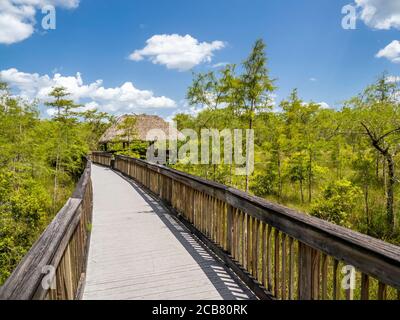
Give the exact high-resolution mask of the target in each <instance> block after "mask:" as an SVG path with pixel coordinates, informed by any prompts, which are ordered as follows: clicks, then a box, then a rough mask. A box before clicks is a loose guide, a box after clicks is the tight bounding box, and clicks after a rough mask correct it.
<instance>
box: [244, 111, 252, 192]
mask: <svg viewBox="0 0 400 320" xmlns="http://www.w3.org/2000/svg"><path fill="white" fill-rule="evenodd" d="M251 129H253V118H252V115H250V120H249V130H251ZM248 151H249V150H247V137H246V186H245V189H246V192H249V162H250V161H249V160H250V158H249V157H250V155H249V152H248Z"/></svg>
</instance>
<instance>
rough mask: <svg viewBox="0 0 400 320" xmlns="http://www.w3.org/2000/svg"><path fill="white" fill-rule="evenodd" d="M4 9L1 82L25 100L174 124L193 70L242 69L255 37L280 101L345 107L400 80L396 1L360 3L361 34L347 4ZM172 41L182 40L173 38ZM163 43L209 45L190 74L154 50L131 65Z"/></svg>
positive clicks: (62, 1) (95, 3)
mask: <svg viewBox="0 0 400 320" xmlns="http://www.w3.org/2000/svg"><path fill="white" fill-rule="evenodd" d="M2 1H5V4H6V5H3V7H2V5H1V4H0V76H1V77H2V78H3V79H5V80H6V81H8V82H9V83H10V85H11V86H12V88H13V90H14V91H15V92H20V93H22V94H24V95H26V96H27V97H29V98H32V97H35V98H39V99H41V98H43V99H44V95H45V93H46V90H48V87H49V86H50V85H51V84H54V83H63V84H67V87H68V86H71V91H73V93H74V97H75V98H77V99H79V101H80V102H82V103H88V102H91V101H92V100H93V101H94V103H93V102H92V104H89V107H93V106H97V107H99V108H100V109H103V110H106V111H110V112H114V113H124V112H145V113H149V114H154V113H156V114H160V115H162V116H164V117H168V116H170V115H171V114H173V113H175V112H177V111H183V110H188V106H186V105H185V103H184V101H183V100H184V97H185V93H186V88H187V87H188V85H190V83H191V79H192V70H193V71H195V72H204V71H209V70H216V68H214V67H213V66H214V65H215V64H218V63H225V62H228V63H240V62H241V61H243V59H244V58H245V57H246V56H247V55H248V53H249V52H250V49H251V46H252V44H253V43H254V41H255V40H256V39H257V38H263V39H264V40H265V42H266V43H267V56H268V60H269V62H268V66H269V69H270V73H271V76H272V77H273V78H276V79H277V81H276V85H277V86H278V90H277V91H276V94H277V98H276V99H277V101H278V102H279V101H280V100H281V99H283V98H285V97H286V96H287V95H288V94H289V92H290V91H291V90H292V89H293V88H298V90H299V93H300V95H301V97H302V98H304V100H306V101H309V100H313V101H315V102H325V103H327V104H329V105H330V106H331V107H339V106H340V104H341V102H342V101H343V100H345V99H348V98H349V97H352V96H354V95H355V94H357V93H358V92H360V90H362V89H363V88H364V87H365V86H366V85H368V84H369V83H371V82H373V81H374V80H375V79H376V77H377V76H378V75H380V74H381V73H382V72H383V71H387V72H388V73H389V74H390V75H393V76H400V70H399V66H400V64H399V63H396V62H400V59H399V60H396V58H397V57H400V43H398V44H399V45H398V46H397V43H396V42H395V41H396V40H400V39H399V38H400V35H399V32H400V31H399V28H400V21H397V20H396V18H393V16H395V13H396V10H398V11H397V14H398V15H399V14H400V5H399V1H397V0H356V1H357V3H358V4H359V7H358V8H357V12H358V14H359V19H358V20H357V25H356V29H355V30H345V29H343V28H342V27H341V21H342V18H343V14H342V13H341V11H342V7H343V6H344V5H346V4H349V3H352V1H351V0H345V1H342V0H335V1H332V0H302V1H300V0H285V1H282V0H269V1H265V0H229V1H228V0H214V1H209V0H203V1H188V0H170V1H161V0H158V1H156V0H146V1H133V0H130V1H128V0H117V1H110V0H108V1H106V0H80V1H78V0H35V1H37V5H36V6H32V8H33V10H34V12H35V13H34V15H33V16H32V14H31V16H27V15H28V14H26V13H21V12H20V13H18V14H14V11H12V10H11V9H10V8H12V6H14V7H15V5H14V4H13V0H2ZM7 2H8V4H9V5H8V6H7ZM26 2H27V3H28V2H29V1H27V0H26ZM43 4H55V5H56V19H57V20H56V29H55V30H48V31H45V30H43V29H42V27H41V19H42V17H43V14H42V13H41V7H40V5H43ZM353 4H355V3H353ZM371 6H372V8H375V9H376V10H375V16H373V17H371V16H368V15H366V13H368V12H367V11H363V10H367V9H368V8H371ZM388 6H389V7H388ZM17 9H21V8H17ZM12 14H14V16H12ZM24 14H25V16H24ZM6 16H7V17H9V16H11V17H12V18H14V20H15V21H16V22H15V26H14V25H12V26H11V27H9V30H7V28H5V29H4V28H3V31H1V26H4V25H5V23H6V22H7V21H9V20H5V18H4V17H6ZM2 19H3V21H2ZM10 19H11V18H10ZM18 19H19V20H18ZM14 20H11V21H14ZM34 21H36V23H35V22H34ZM18 22H22V23H23V24H25V25H28V27H29V25H31V26H32V28H33V29H32V30H29V29H27V28H25V29H24V27H26V26H24V25H23V24H21V23H18ZM7 23H8V22H7ZM9 25H11V23H8V24H7V25H6V26H9ZM19 27H21V32H17V31H18V30H19V29H18V28H19ZM2 32H3V34H2ZM6 32H7V34H6ZM13 33H15V35H14V34H13ZM173 34H175V35H177V37H176V38H171V37H170V36H171V35H173ZM157 35H158V36H160V37H159V38H153V40H154V41H153V42H152V43H153V45H156V44H157V43H156V42H157V41H161V42H162V44H163V45H165V44H166V43H167V42H168V41H172V44H171V45H172V46H175V43H176V46H177V47H178V46H179V45H181V44H182V41H183V40H182V39H183V37H184V36H185V35H190V38H186V41H184V42H185V43H186V42H187V41H189V40H190V41H189V42H193V41H196V40H197V41H198V42H197V45H198V44H199V43H203V44H204V46H203V45H200V46H199V47H196V43H192V45H193V46H194V50H195V52H194V53H195V54H198V55H199V56H197V57H196V58H195V59H194V60H193V61H191V62H192V63H191V64H192V65H193V68H192V69H189V68H188V61H186V64H183V65H184V67H181V68H179V67H178V66H179V63H184V61H183V62H182V61H181V60H180V59H181V58H182V57H179V54H182V52H177V53H175V55H174V54H172V56H170V57H167V58H168V59H170V60H171V59H172V61H173V62H170V64H169V65H168V63H167V62H165V60H166V58H165V59H164V58H163V55H162V52H158V53H154V48H153V50H152V48H147V50H146V49H145V50H144V51H138V54H139V56H140V58H141V60H140V59H135V60H139V61H134V60H132V59H129V56H130V55H131V54H132V53H133V52H135V50H141V49H143V48H145V47H146V41H147V40H148V39H151V38H152V37H153V36H157ZM13 36H14V37H15V38H12V37H13ZM2 39H3V40H2ZM157 39H158V40H157ZM188 39H189V40H188ZM156 40H157V41H156ZM174 41H175V42H174ZM390 44H392V46H391V47H389V48H387V46H388V45H390ZM385 48H386V49H387V50H386V51H385V52H383V53H382V57H381V58H377V57H376V54H377V53H378V52H379V51H380V50H382V49H385ZM157 50H162V49H160V48H158V49H156V51H157ZM196 50H197V51H196ZM396 55H397V56H396ZM190 59H191V58H189V60H190ZM156 61H157V63H154V62H156ZM189 62H190V61H189ZM191 64H190V63H189V67H190V66H191ZM171 66H172V67H171ZM182 68H183V69H184V70H182ZM78 72H79V73H80V77H79V76H77V73H78ZM57 73H58V74H59V75H58V76H57V79H56V80H55V77H56V76H55V74H57ZM97 80H102V82H101V83H100V82H97V83H96V81H97ZM57 81H59V82H57ZM126 83H130V84H131V85H126ZM124 84H125V85H124ZM149 91H151V92H149ZM114 99H115V101H114Z"/></svg>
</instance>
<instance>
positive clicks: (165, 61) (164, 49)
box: [129, 34, 225, 71]
mask: <svg viewBox="0 0 400 320" xmlns="http://www.w3.org/2000/svg"><path fill="white" fill-rule="evenodd" d="M224 46H225V44H224V42H222V41H213V42H211V43H208V42H199V41H198V40H197V39H195V38H193V37H192V36H190V35H188V34H187V35H185V36H180V35H178V34H171V35H168V34H161V35H154V36H152V37H151V38H150V39H148V40H147V41H146V46H145V47H144V48H143V49H140V50H135V51H134V52H133V53H132V54H131V55H130V56H129V59H130V60H133V61H141V60H143V59H145V58H147V59H149V60H150V61H151V62H152V63H154V64H161V65H165V66H166V67H167V68H168V69H177V70H179V71H186V70H189V69H191V68H193V67H194V66H196V65H198V64H200V63H203V62H211V59H212V56H213V51H216V50H220V49H222V48H224Z"/></svg>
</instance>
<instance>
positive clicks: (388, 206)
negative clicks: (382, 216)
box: [386, 154, 396, 232]
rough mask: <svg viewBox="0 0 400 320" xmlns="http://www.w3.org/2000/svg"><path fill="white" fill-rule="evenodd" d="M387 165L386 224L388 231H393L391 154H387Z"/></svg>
mask: <svg viewBox="0 0 400 320" xmlns="http://www.w3.org/2000/svg"><path fill="white" fill-rule="evenodd" d="M386 160H387V164H388V175H389V179H388V181H387V187H386V189H387V191H386V194H387V196H386V199H387V200H386V212H387V223H388V227H389V230H390V231H391V232H392V231H394V185H395V183H396V178H395V168H394V166H395V164H394V160H393V157H392V155H391V154H387V156H386Z"/></svg>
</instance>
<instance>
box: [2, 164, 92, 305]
mask: <svg viewBox="0 0 400 320" xmlns="http://www.w3.org/2000/svg"><path fill="white" fill-rule="evenodd" d="M90 173H91V162H90V161H87V163H86V167H85V170H84V173H83V174H82V176H81V178H80V180H79V183H78V185H77V187H76V189H75V192H74V194H73V196H72V197H71V198H70V199H68V201H67V203H66V204H65V205H64V207H63V208H62V209H61V210H60V211H59V212H58V214H57V215H56V217H55V218H54V219H53V221H52V222H51V223H50V224H49V226H48V227H47V228H46V230H45V231H44V232H43V233H42V235H41V236H40V238H39V239H38V240H37V241H36V242H35V244H34V245H33V246H32V248H31V249H30V250H29V252H28V253H27V254H26V255H25V257H24V258H23V260H22V261H21V262H20V263H19V265H18V266H17V268H16V269H15V270H14V272H13V273H12V274H11V276H10V277H9V278H8V279H7V280H6V282H5V284H4V285H3V286H2V287H1V288H0V299H10V300H31V299H35V300H36V299H37V300H43V299H49V300H73V299H79V298H80V295H81V293H82V286H83V283H84V277H85V272H86V262H87V253H88V249H89V237H90V223H91V219H92V199H93V197H92V183H91V178H90Z"/></svg>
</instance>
